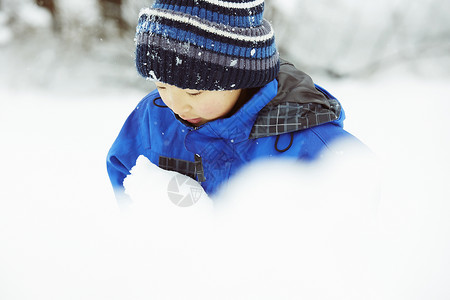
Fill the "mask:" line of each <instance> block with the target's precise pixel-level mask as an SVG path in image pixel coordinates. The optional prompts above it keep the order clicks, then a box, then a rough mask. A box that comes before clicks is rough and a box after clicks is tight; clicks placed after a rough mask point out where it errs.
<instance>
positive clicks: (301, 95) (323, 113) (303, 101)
mask: <svg viewBox="0 0 450 300" xmlns="http://www.w3.org/2000/svg"><path fill="white" fill-rule="evenodd" d="M277 79H278V82H279V84H278V92H277V95H276V96H275V97H274V98H273V99H272V101H270V102H269V103H268V104H267V105H266V106H265V107H264V108H263V109H262V110H261V112H260V113H259V114H258V117H257V119H256V121H255V123H254V124H253V127H252V130H251V133H250V135H249V137H250V138H259V137H266V136H274V135H280V134H283V133H288V132H294V131H299V130H304V129H307V128H311V127H314V126H318V125H321V124H324V123H328V122H332V121H336V120H338V119H339V118H340V117H341V106H340V104H339V102H338V101H337V100H336V99H335V98H334V97H333V96H331V95H330V94H328V92H326V91H325V90H324V89H322V88H321V87H319V86H317V85H315V84H314V82H313V81H312V79H311V77H309V76H308V75H307V74H305V73H303V72H302V71H300V70H297V69H296V68H295V67H294V65H292V64H290V63H288V62H286V61H282V63H281V67H280V73H279V75H278V78H277ZM342 117H343V116H342Z"/></svg>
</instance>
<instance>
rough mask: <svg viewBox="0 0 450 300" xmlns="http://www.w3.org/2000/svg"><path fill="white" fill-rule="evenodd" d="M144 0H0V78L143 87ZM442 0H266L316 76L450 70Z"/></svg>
mask: <svg viewBox="0 0 450 300" xmlns="http://www.w3.org/2000/svg"><path fill="white" fill-rule="evenodd" d="M151 3H152V1H149V0H147V1H145V0H80V1H69V0H0V53H1V57H0V65H1V70H0V76H1V77H0V81H1V82H0V86H7V87H10V88H11V87H12V88H16V87H19V88H23V86H24V85H27V86H38V87H39V88H41V89H48V90H52V89H58V88H64V89H67V88H75V89H77V90H87V89H102V88H108V89H109V88H114V89H117V88H119V89H124V88H145V87H146V83H145V82H143V81H142V80H140V78H138V77H137V76H136V72H135V70H134V64H133V51H134V42H133V37H134V28H135V24H136V20H137V15H138V13H139V9H140V8H142V7H146V6H149V5H151ZM449 14H450V3H449V1H445V0H419V1H406V0H392V1H391V0H380V1H363V2H361V1H355V0H320V1H314V0H302V1H299V0H297V1H296V0H289V1H288V0H284V1H281V0H268V1H266V10H265V17H266V18H267V19H268V20H270V21H271V22H272V23H273V26H274V28H275V31H276V40H277V44H278V47H279V51H280V53H281V55H282V57H284V58H286V59H288V60H290V61H292V62H294V63H295V64H296V65H297V66H298V67H299V68H301V69H302V70H304V71H306V72H308V73H309V74H311V75H313V76H325V77H330V78H367V77H370V76H374V75H377V74H380V73H382V72H385V71H387V70H390V69H392V68H400V67H401V68H403V69H405V70H406V71H407V72H410V73H412V74H414V75H417V76H419V77H422V78H428V77H442V76H448V75H449V73H450V57H449V52H450V21H449V20H448V15H449Z"/></svg>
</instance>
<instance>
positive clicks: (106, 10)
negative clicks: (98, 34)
mask: <svg viewBox="0 0 450 300" xmlns="http://www.w3.org/2000/svg"><path fill="white" fill-rule="evenodd" d="M98 2H99V4H100V10H101V14H102V18H103V20H111V21H113V22H114V23H115V24H116V25H117V28H118V29H119V32H120V33H121V34H123V33H125V32H126V31H127V29H128V24H127V22H126V21H125V20H124V18H123V16H122V0H98Z"/></svg>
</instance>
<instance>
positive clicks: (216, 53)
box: [136, 0, 280, 90]
mask: <svg viewBox="0 0 450 300" xmlns="http://www.w3.org/2000/svg"><path fill="white" fill-rule="evenodd" d="M263 12H264V0H228V1H222V0H156V2H155V3H154V4H153V6H152V7H151V8H145V9H142V10H141V12H140V15H139V22H138V25H137V28H136V67H137V70H138V72H139V73H140V74H141V75H142V76H144V77H146V78H148V79H150V80H155V81H160V82H162V83H167V84H170V85H174V86H177V87H179V88H182V89H195V90H234V89H242V88H253V87H262V86H264V85H266V84H267V83H269V82H270V81H272V80H273V79H275V78H276V76H277V74H278V71H279V67H280V62H279V54H278V51H277V49H276V46H275V37H274V33H273V30H272V27H271V25H270V24H269V22H268V21H267V20H265V19H264V18H263Z"/></svg>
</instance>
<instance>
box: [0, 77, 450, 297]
mask: <svg viewBox="0 0 450 300" xmlns="http://www.w3.org/2000/svg"><path fill="white" fill-rule="evenodd" d="M399 74H401V75H399ZM319 83H320V84H322V85H323V86H325V87H326V88H327V89H328V90H329V91H331V92H332V93H333V94H335V96H337V97H338V98H339V99H340V100H341V102H342V104H343V106H344V108H345V110H346V113H347V121H346V128H347V130H348V131H350V132H352V133H353V134H355V135H356V136H358V137H359V138H360V139H361V140H362V141H363V142H365V143H366V144H367V145H368V146H370V147H371V149H372V150H373V151H374V152H375V153H376V155H377V156H378V160H377V161H376V162H375V163H374V162H373V161H367V160H362V161H361V160H354V159H352V158H348V157H346V158H344V160H343V162H345V163H343V162H339V161H328V164H323V163H322V164H318V165H317V166H308V167H306V166H302V165H292V164H288V165H287V164H285V163H283V162H268V163H267V164H260V165H255V166H252V167H251V168H249V169H248V170H246V171H244V172H243V174H242V175H241V178H240V179H237V180H236V181H234V182H232V184H231V185H230V189H229V190H228V191H224V193H223V196H222V197H221V200H222V202H225V203H226V202H227V201H229V203H230V204H229V205H226V207H225V208H223V210H221V209H217V208H212V207H211V205H210V203H209V202H207V201H208V199H207V198H206V197H203V198H202V199H201V201H200V202H199V204H198V205H194V206H193V207H191V208H183V209H181V208H179V207H176V206H175V205H173V204H172V203H170V201H169V200H168V199H167V195H166V191H167V185H166V182H165V181H164V180H165V179H164V178H167V179H168V178H169V177H167V176H166V177H164V176H157V178H156V177H155V176H153V177H151V176H152V175H148V174H146V173H145V172H148V170H149V169H148V168H145V167H144V168H142V170H141V171H137V172H136V175H135V177H134V179H133V177H131V178H130V180H134V183H135V184H138V186H137V187H135V188H134V191H132V192H134V193H135V194H136V198H139V201H140V202H139V203H140V205H137V206H135V207H134V209H133V208H132V209H131V210H130V211H129V212H128V213H125V214H124V213H121V212H119V210H118V208H117V206H116V203H115V200H114V198H113V194H112V191H111V188H110V184H109V181H108V178H107V174H106V170H105V156H106V152H107V150H108V147H109V146H110V145H111V143H112V142H113V140H114V138H115V136H116V134H117V133H118V130H119V129H120V127H121V125H122V123H123V121H124V119H125V118H126V116H127V115H128V114H129V112H130V111H131V110H132V109H133V108H134V106H135V104H136V103H137V101H138V100H139V99H140V98H141V97H142V96H143V95H144V93H143V92H139V91H136V90H131V91H130V90H126V89H123V90H122V91H120V89H117V90H114V92H111V93H109V94H108V93H106V94H105V93H99V92H97V93H96V92H76V91H73V92H71V93H69V94H66V93H63V92H62V91H61V90H59V91H58V90H56V91H49V90H46V89H39V88H37V87H33V88H32V89H27V88H23V89H19V88H17V86H14V88H13V89H10V88H8V87H7V86H5V85H3V86H2V87H1V88H0V139H1V145H2V147H1V150H0V153H1V156H2V158H3V161H2V174H1V175H0V182H1V189H0V298H1V299H5V300H9V299H33V300H34V299H300V298H302V299H449V298H450V289H449V287H448V282H449V281H450V255H448V253H450V238H449V236H450V221H449V218H448V216H449V213H450V204H449V203H448V199H450V192H449V190H448V188H447V184H448V179H449V178H450V176H449V175H450V174H449V167H450V165H449V162H450V160H449V159H448V153H449V151H450V140H449V139H450V128H449V126H448V125H447V115H448V113H449V112H450V101H449V96H448V95H449V94H450V86H449V85H448V79H437V78H432V79H430V80H428V81H425V82H424V81H423V80H419V79H417V78H414V77H413V76H412V75H410V74H408V73H398V72H393V73H391V74H388V75H386V76H379V77H378V78H372V79H369V80H365V81H347V82H346V81H341V82H334V81H326V80H325V81H322V82H319ZM374 164H375V165H374ZM268 169H270V170H271V174H278V175H279V178H280V180H279V182H276V183H273V178H272V177H269V176H270V175H268V174H267V172H266V171H267V170H268ZM139 176H140V177H139ZM146 176H147V177H146ZM147 179H153V180H154V181H155V182H156V183H157V184H155V188H154V189H153V188H152V187H151V186H141V187H139V184H140V183H139V182H140V181H145V180H147ZM244 179H245V180H246V182H248V184H247V185H243V184H241V183H240V182H241V181H240V180H244ZM269 183H271V185H269ZM141 185H142V184H141ZM253 186H258V187H259V189H258V190H255V189H254V188H253ZM366 187H367V189H366ZM317 189H319V190H320V191H321V194H320V197H318V198H313V197H312V193H313V192H314V191H316V190H317ZM280 191H282V193H281V195H280ZM336 191H337V192H336Z"/></svg>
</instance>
